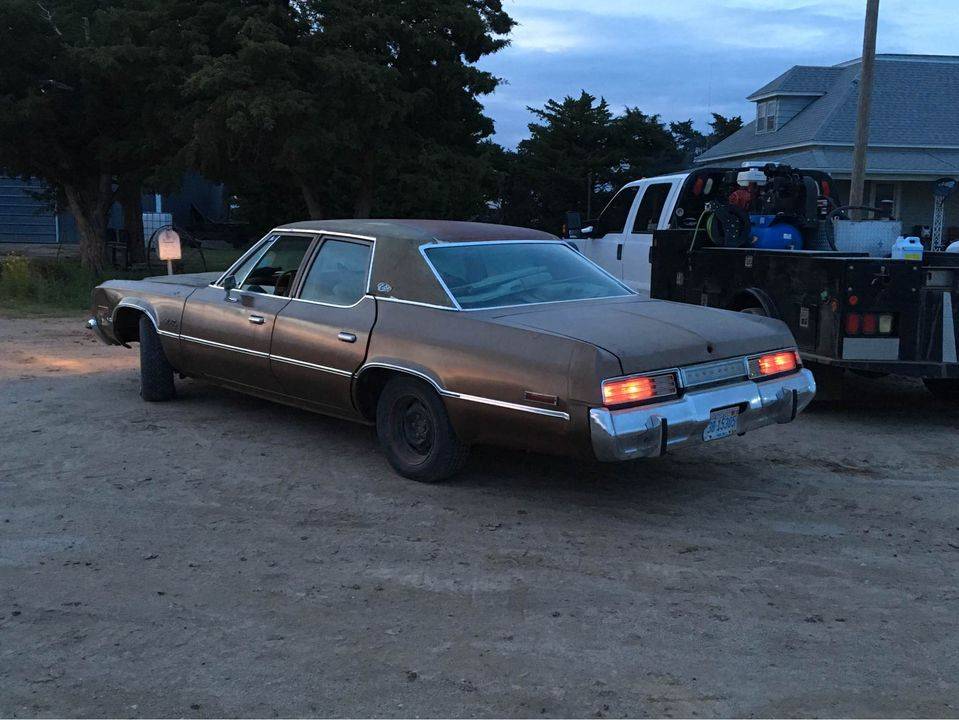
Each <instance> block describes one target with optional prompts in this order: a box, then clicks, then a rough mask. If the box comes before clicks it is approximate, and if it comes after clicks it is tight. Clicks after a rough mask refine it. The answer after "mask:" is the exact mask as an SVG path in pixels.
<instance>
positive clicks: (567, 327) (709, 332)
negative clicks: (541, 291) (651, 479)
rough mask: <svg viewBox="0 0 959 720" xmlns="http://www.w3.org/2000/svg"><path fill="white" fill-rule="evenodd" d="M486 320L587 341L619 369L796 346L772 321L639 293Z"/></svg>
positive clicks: (641, 368)
mask: <svg viewBox="0 0 959 720" xmlns="http://www.w3.org/2000/svg"><path fill="white" fill-rule="evenodd" d="M492 319H494V320H495V321H496V322H500V323H504V324H508V325H513V326H516V327H525V328H534V329H537V330H542V331H545V332H549V333H553V334H556V335H564V336H566V337H570V338H575V339H577V340H582V341H584V342H588V343H592V344H593V345H596V346H598V347H601V348H603V349H605V350H608V351H609V352H611V353H613V354H614V355H616V357H618V358H619V361H620V363H621V364H622V367H623V372H624V373H635V372H646V371H649V370H658V369H660V368H669V367H678V366H683V365H691V364H695V363H701V362H709V361H711V360H720V359H722V358H728V357H735V356H740V355H749V354H753V353H759V352H764V351H766V350H776V349H779V348H783V347H792V346H794V345H795V344H796V343H795V340H793V337H792V334H791V333H790V332H789V329H788V328H787V327H786V325H785V324H784V323H782V322H780V321H778V320H771V319H769V318H764V317H759V316H756V315H747V314H744V313H734V312H729V311H726V310H717V309H714V308H704V307H699V306H697V305H684V304H682V303H673V302H666V301H663V300H649V299H647V298H644V297H628V298H614V299H611V300H590V301H583V302H567V303H550V304H545V305H536V306H526V307H516V308H507V309H503V310H498V311H496V312H495V314H493V318H492Z"/></svg>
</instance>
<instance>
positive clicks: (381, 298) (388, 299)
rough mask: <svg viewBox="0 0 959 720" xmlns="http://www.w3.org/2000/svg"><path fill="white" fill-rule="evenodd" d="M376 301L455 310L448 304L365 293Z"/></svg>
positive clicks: (449, 310) (448, 310)
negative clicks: (435, 303)
mask: <svg viewBox="0 0 959 720" xmlns="http://www.w3.org/2000/svg"><path fill="white" fill-rule="evenodd" d="M367 297H371V298H373V299H374V300H376V301H383V302H392V303H401V304H403V305H419V306H420V307H427V308H435V309H436V310H446V311H447V312H457V310H456V308H455V307H450V306H449V305H434V304H433V303H425V302H418V301H417V300H403V299H402V298H395V297H387V296H385V295H367Z"/></svg>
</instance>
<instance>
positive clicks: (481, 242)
mask: <svg viewBox="0 0 959 720" xmlns="http://www.w3.org/2000/svg"><path fill="white" fill-rule="evenodd" d="M471 245H561V246H563V247H565V248H566V249H567V250H569V251H570V252H571V253H575V254H576V256H577V257H579V258H581V259H582V260H583V261H585V262H587V263H589V264H590V265H592V266H593V267H594V268H596V269H597V270H599V271H600V272H601V273H602V274H603V275H605V276H606V277H608V278H609V279H610V280H612V281H613V282H614V283H616V284H617V285H619V287H620V288H622V289H623V290H625V291H626V294H625V295H606V296H603V297H593V298H573V299H571V300H543V301H541V302H534V303H517V304H513V305H491V306H490V307H482V308H464V307H462V306H460V304H459V301H457V299H456V298H455V297H454V296H453V293H452V292H451V291H450V289H449V288H448V287H447V286H446V283H445V282H444V281H443V278H442V277H441V276H440V274H439V272H438V271H437V270H436V267H435V266H434V265H433V263H432V262H431V261H430V259H429V256H428V255H427V254H426V251H427V250H430V249H432V248H440V247H465V246H471ZM419 251H420V255H422V257H423V260H424V261H425V262H426V265H427V266H428V267H429V269H430V270H431V271H432V273H433V276H434V277H435V278H436V280H437V282H439V284H440V286H441V287H442V288H443V291H444V292H445V293H446V296H447V297H448V298H449V299H450V302H452V303H453V305H454V306H455V309H456V310H458V311H460V312H481V311H484V310H501V309H503V308H515V307H530V306H533V305H553V304H556V303H568V302H588V301H590V300H610V299H613V298H621V297H630V296H637V295H639V293H637V292H636V291H635V290H633V289H632V288H631V287H629V286H628V285H626V284H625V283H624V282H623V281H622V280H620V279H619V278H617V277H614V276H613V275H610V274H609V273H608V272H606V270H604V269H603V268H601V267H600V266H599V265H597V264H596V263H594V262H593V261H592V260H590V259H589V258H588V257H586V256H585V255H583V254H582V253H581V252H579V251H578V250H575V249H574V248H572V247H570V244H569V243H568V242H567V241H565V240H471V241H469V242H437V241H435V240H434V241H432V242H428V243H423V244H422V245H420V246H419Z"/></svg>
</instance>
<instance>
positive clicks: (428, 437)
mask: <svg viewBox="0 0 959 720" xmlns="http://www.w3.org/2000/svg"><path fill="white" fill-rule="evenodd" d="M376 434H377V437H379V440H380V444H381V445H382V446H383V451H384V452H385V453H386V457H387V459H388V460H389V463H390V465H392V466H393V469H394V470H396V472H398V473H399V474H400V475H402V476H403V477H406V478H410V479H411V480H419V481H420V482H440V481H442V480H445V479H447V478H448V477H449V476H450V475H452V474H453V473H455V472H456V471H457V470H459V469H460V468H461V467H463V465H464V463H465V462H466V458H467V456H468V455H469V446H467V445H464V444H463V443H461V442H460V440H459V438H457V437H456V433H455V432H454V430H453V426H452V425H451V424H450V420H449V415H447V413H446V407H445V406H444V405H443V401H442V399H440V396H439V395H438V394H437V393H436V391H435V390H433V388H431V387H430V386H429V385H427V384H426V383H424V382H422V381H420V380H416V379H414V378H409V377H395V378H393V379H392V380H390V381H389V382H388V383H387V384H386V387H385V388H383V392H382V393H380V398H379V401H378V402H377V404H376Z"/></svg>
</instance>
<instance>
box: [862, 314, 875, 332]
mask: <svg viewBox="0 0 959 720" xmlns="http://www.w3.org/2000/svg"><path fill="white" fill-rule="evenodd" d="M878 329H879V317H878V316H877V315H876V314H875V313H866V314H865V315H863V316H862V334H863V335H875V334H876V331H877V330H878Z"/></svg>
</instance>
